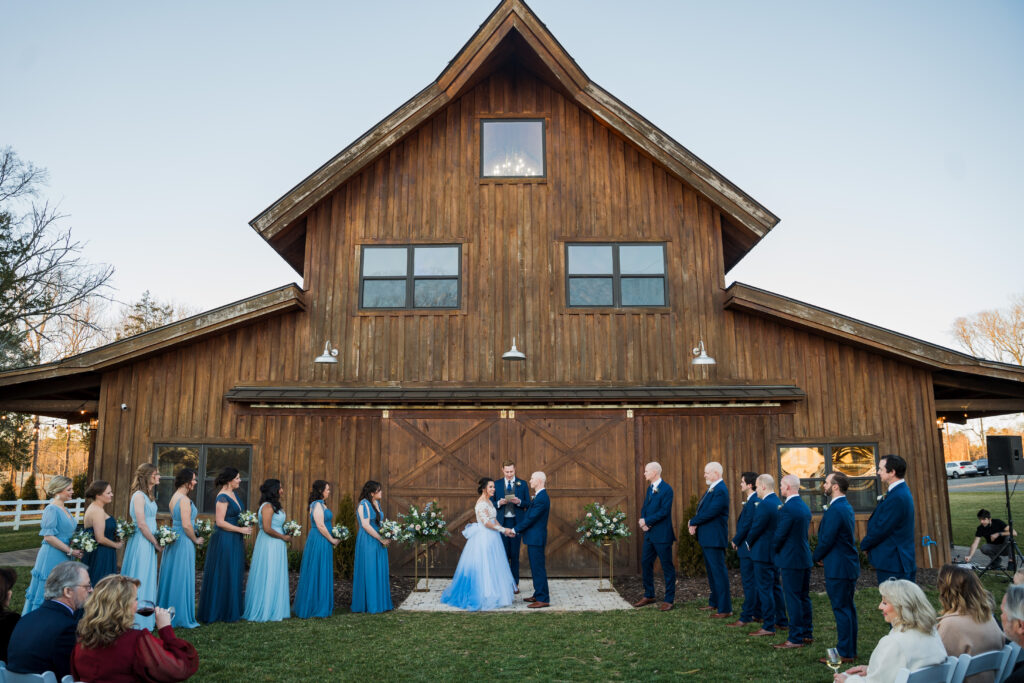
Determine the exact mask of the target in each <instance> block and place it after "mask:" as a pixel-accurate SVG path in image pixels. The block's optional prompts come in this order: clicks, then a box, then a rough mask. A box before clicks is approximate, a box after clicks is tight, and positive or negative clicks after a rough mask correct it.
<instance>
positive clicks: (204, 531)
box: [192, 519, 213, 538]
mask: <svg viewBox="0 0 1024 683" xmlns="http://www.w3.org/2000/svg"><path fill="white" fill-rule="evenodd" d="M192 530H193V531H195V532H196V536H199V537H200V538H209V537H210V536H212V535H213V524H211V523H210V520H208V519H197V520H196V523H195V524H193V525H192Z"/></svg>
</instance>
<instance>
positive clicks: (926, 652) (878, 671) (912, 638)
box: [846, 629, 946, 683]
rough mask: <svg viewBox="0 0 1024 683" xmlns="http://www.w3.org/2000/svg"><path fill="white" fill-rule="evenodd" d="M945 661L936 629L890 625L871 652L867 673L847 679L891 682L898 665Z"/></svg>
mask: <svg viewBox="0 0 1024 683" xmlns="http://www.w3.org/2000/svg"><path fill="white" fill-rule="evenodd" d="M944 661H946V646H945V645H943V644H942V638H940V637H939V634H938V633H937V632H935V631H932V632H931V634H929V635H925V634H924V633H921V632H920V631H916V630H910V631H897V630H896V629H893V630H891V631H889V634H888V635H886V636H883V637H882V639H881V640H879V641H878V645H876V646H875V649H874V651H873V652H872V653H871V659H870V661H868V673H867V675H864V676H850V677H848V678H847V679H846V680H847V681H870V682H871V683H892V682H893V681H895V680H896V674H897V673H898V672H899V670H900V669H910V670H911V671H913V670H914V669H920V668H923V667H926V666H932V665H934V664H942V663H943V662H944Z"/></svg>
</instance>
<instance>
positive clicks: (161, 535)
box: [156, 524, 178, 548]
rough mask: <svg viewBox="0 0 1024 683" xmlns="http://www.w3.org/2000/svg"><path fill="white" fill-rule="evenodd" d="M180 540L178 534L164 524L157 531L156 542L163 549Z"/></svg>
mask: <svg viewBox="0 0 1024 683" xmlns="http://www.w3.org/2000/svg"><path fill="white" fill-rule="evenodd" d="M177 540H178V532H177V531H175V530H174V529H172V528H171V527H169V526H167V525H166V524H164V525H163V526H161V527H160V528H159V529H157V530H156V542H157V544H158V545H159V546H160V547H161V548H166V547H167V546H169V545H170V544H172V543H174V542H175V541H177Z"/></svg>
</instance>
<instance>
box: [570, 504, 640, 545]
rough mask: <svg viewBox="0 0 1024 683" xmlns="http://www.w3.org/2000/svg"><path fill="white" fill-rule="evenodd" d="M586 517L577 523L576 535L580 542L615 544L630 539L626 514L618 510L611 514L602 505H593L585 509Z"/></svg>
mask: <svg viewBox="0 0 1024 683" xmlns="http://www.w3.org/2000/svg"><path fill="white" fill-rule="evenodd" d="M583 512H584V515H583V517H582V518H581V519H579V520H577V521H576V533H578V534H579V535H580V537H579V542H580V543H586V542H587V541H590V542H591V543H595V544H600V543H608V542H612V543H615V542H617V541H619V540H621V539H623V538H629V535H630V533H629V527H628V526H626V513H625V512H623V511H622V510H620V509H618V508H616V509H615V510H612V511H611V512H609V511H608V508H606V507H605V506H604V505H601V504H600V503H591V504H590V505H587V506H586V507H584V508H583Z"/></svg>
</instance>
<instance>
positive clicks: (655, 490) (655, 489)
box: [651, 486, 658, 494]
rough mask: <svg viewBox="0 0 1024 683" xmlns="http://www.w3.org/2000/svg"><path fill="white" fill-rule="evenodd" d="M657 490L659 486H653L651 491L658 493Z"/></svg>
mask: <svg viewBox="0 0 1024 683" xmlns="http://www.w3.org/2000/svg"><path fill="white" fill-rule="evenodd" d="M657 492H658V487H657V486H652V487H651V493H652V494H654V493H657Z"/></svg>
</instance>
